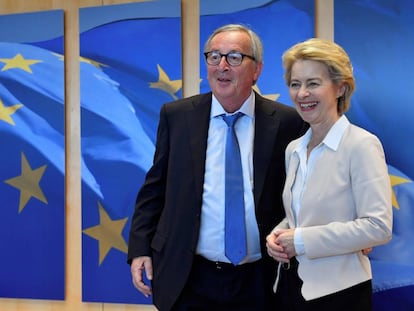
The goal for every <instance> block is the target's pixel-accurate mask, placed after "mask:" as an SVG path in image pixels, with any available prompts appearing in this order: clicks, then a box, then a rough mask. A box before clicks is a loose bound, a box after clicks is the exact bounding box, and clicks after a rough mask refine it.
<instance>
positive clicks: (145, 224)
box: [127, 105, 169, 263]
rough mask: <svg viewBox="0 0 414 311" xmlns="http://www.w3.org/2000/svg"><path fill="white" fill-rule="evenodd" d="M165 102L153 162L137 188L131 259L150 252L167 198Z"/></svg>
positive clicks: (130, 247)
mask: <svg viewBox="0 0 414 311" xmlns="http://www.w3.org/2000/svg"><path fill="white" fill-rule="evenodd" d="M165 107H166V106H165V105H164V106H163V107H162V108H161V110H160V120H159V123H158V131H157V143H156V148H155V153H154V160H153V165H152V167H151V168H150V169H149V171H148V172H147V174H146V177H145V181H144V184H143V185H142V187H141V189H140V191H139V192H138V195H137V199H136V204H135V210H134V214H133V217H132V221H131V228H130V233H129V241H128V259H127V262H128V263H131V261H132V259H134V258H135V257H139V256H150V255H151V240H152V238H153V236H154V234H155V230H156V228H157V224H158V220H159V217H160V215H161V213H162V209H163V206H164V198H165V195H164V193H165V187H166V178H165V175H166V171H167V166H168V153H169V147H168V146H169V133H168V126H167V118H166V109H165Z"/></svg>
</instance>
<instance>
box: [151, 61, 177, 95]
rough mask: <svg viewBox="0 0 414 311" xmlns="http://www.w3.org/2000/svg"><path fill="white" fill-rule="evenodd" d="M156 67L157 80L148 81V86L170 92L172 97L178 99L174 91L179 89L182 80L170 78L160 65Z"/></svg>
mask: <svg viewBox="0 0 414 311" xmlns="http://www.w3.org/2000/svg"><path fill="white" fill-rule="evenodd" d="M157 68H158V81H157V82H150V88H154V89H160V90H162V91H164V92H167V93H168V94H170V95H171V96H172V97H173V98H174V99H178V97H177V96H176V95H175V93H177V92H178V91H179V90H180V89H181V87H182V80H170V78H169V77H168V75H167V74H166V73H165V71H164V70H163V69H162V68H161V66H160V65H157Z"/></svg>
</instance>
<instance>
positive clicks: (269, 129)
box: [253, 94, 280, 202]
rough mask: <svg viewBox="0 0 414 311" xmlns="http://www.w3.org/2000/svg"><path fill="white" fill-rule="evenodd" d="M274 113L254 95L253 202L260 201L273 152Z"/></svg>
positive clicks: (275, 129)
mask: <svg viewBox="0 0 414 311" xmlns="http://www.w3.org/2000/svg"><path fill="white" fill-rule="evenodd" d="M275 112H276V109H275V108H274V107H272V106H271V105H268V104H265V103H264V99H263V98H262V97H261V96H259V95H258V94H256V103H255V118H256V120H255V136H254V151H253V167H254V198H255V202H259V201H260V195H261V193H262V190H263V184H264V181H265V177H266V172H267V169H268V167H269V161H270V159H271V156H272V152H273V146H274V141H275V139H276V133H277V130H278V128H279V124H280V121H279V119H278V118H277V117H276V113H275Z"/></svg>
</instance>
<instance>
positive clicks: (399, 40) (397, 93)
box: [335, 0, 414, 310]
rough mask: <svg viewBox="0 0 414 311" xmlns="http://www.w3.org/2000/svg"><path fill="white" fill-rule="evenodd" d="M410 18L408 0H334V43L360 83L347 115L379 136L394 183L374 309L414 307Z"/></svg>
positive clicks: (412, 9)
mask: <svg viewBox="0 0 414 311" xmlns="http://www.w3.org/2000/svg"><path fill="white" fill-rule="evenodd" d="M413 16H414V4H413V2H412V1H410V0H389V1H362V0H359V1H335V40H336V41H337V42H338V43H339V44H340V45H342V46H343V47H344V48H345V50H347V51H348V53H349V55H350V57H351V60H352V62H353V66H354V73H355V77H356V82H357V89H356V93H355V95H354V96H353V98H352V103H351V109H350V110H349V112H348V113H347V115H348V117H349V119H350V120H351V121H353V123H355V124H358V125H360V126H362V127H364V128H366V129H368V130H369V131H371V132H373V133H374V134H376V135H377V136H378V137H379V138H380V139H381V141H382V143H383V146H384V149H385V154H386V159H387V163H388V164H389V174H390V178H391V183H392V185H393V206H394V209H393V210H394V228H393V239H392V241H391V242H390V243H388V244H387V245H384V246H381V247H376V248H375V249H374V251H373V252H372V254H370V257H371V259H372V269H373V286H374V293H375V294H374V307H375V308H374V310H412V309H414V298H413V295H412V291H413V290H414V264H413V262H414V248H413V247H412V241H413V238H414V229H413V224H414V185H413V179H414V163H413V161H412V159H413V157H414V148H413V147H412V143H411V141H412V134H413V133H414V123H413V122H412V112H414V107H413V106H412V105H411V104H410V103H409V100H410V98H411V89H412V86H413V85H412V84H413V79H412V73H413V72H414V62H412V61H411V59H412V55H413V54H414V28H413V27H412V17H413ZM351 20H352V22H350V21H351Z"/></svg>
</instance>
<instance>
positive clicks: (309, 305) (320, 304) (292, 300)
mask: <svg viewBox="0 0 414 311" xmlns="http://www.w3.org/2000/svg"><path fill="white" fill-rule="evenodd" d="M297 268H298V262H297V261H296V259H293V260H291V265H290V268H289V269H288V270H285V269H284V268H283V267H282V268H281V270H280V280H279V284H278V289H277V292H276V300H277V301H278V306H279V307H280V308H278V310H284V311H332V310H335V311H370V310H372V284H371V280H369V281H366V282H363V283H360V284H357V285H355V286H352V287H350V288H347V289H344V290H342V291H339V292H336V293H333V294H330V295H326V296H323V297H321V298H317V299H313V300H308V301H306V300H305V299H304V298H303V296H302V294H301V287H302V284H303V282H302V280H301V279H300V278H299V276H298V272H297V271H298V270H297ZM316 282H317V280H316Z"/></svg>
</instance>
